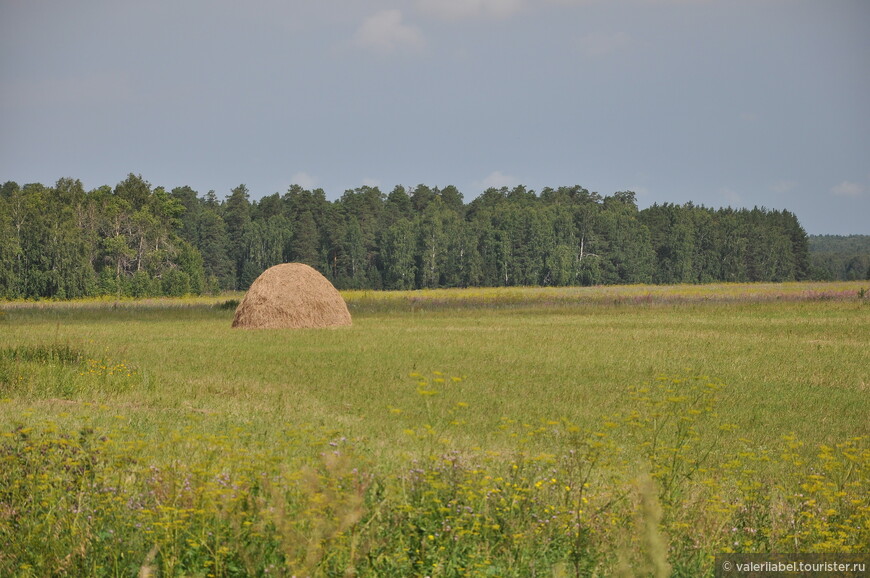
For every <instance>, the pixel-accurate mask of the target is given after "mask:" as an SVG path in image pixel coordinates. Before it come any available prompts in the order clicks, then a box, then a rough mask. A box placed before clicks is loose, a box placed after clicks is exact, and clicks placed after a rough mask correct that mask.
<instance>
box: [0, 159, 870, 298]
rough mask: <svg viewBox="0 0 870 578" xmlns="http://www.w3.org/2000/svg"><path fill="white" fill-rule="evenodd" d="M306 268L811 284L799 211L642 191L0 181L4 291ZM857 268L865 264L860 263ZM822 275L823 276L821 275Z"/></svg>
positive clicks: (100, 290)
mask: <svg viewBox="0 0 870 578" xmlns="http://www.w3.org/2000/svg"><path fill="white" fill-rule="evenodd" d="M294 261H295V262H301V263H307V264H309V265H311V266H313V267H315V268H317V269H318V270H319V271H321V272H322V273H323V274H324V275H326V276H327V278H329V279H330V281H332V282H333V283H334V284H335V285H336V286H337V287H339V288H373V289H415V288H423V287H464V286H503V285H594V284H612V283H705V282H712V281H787V280H800V279H806V278H808V277H809V276H810V273H811V268H810V257H809V245H808V237H807V235H806V232H805V231H804V230H803V228H802V227H801V226H800V223H799V222H798V220H797V218H796V217H795V215H793V214H792V213H790V212H788V211H771V210H767V209H762V208H754V209H751V210H747V209H739V210H735V209H717V210H714V209H709V208H705V207H699V206H695V205H692V204H691V203H690V204H686V205H672V204H663V205H658V204H656V205H653V206H652V207H649V208H647V209H644V210H639V209H638V206H637V203H636V199H635V195H634V193H632V192H628V191H626V192H617V193H614V194H612V195H610V196H601V195H599V194H597V193H594V192H590V191H588V190H586V189H584V188H583V187H580V186H573V187H559V188H555V189H553V188H545V189H544V190H543V191H541V192H540V194H537V193H535V192H534V191H532V190H529V189H527V188H526V187H523V186H517V187H514V188H507V187H502V188H490V189H487V190H486V191H484V192H483V193H482V194H481V195H480V196H478V197H477V198H475V199H474V200H473V201H471V202H470V203H467V204H466V203H465V202H464V199H463V196H462V193H460V192H459V191H458V190H457V189H456V188H455V187H452V186H448V187H445V188H443V189H439V188H437V187H429V186H426V185H423V184H421V185H418V186H416V187H413V188H412V187H403V186H397V187H395V188H394V189H393V190H392V191H391V192H390V193H389V194H384V193H382V192H381V191H380V190H379V189H378V188H377V187H370V186H363V187H360V188H357V189H353V190H348V191H345V193H344V194H343V195H342V196H341V198H339V199H338V200H336V201H332V202H331V201H328V200H327V199H326V195H325V193H324V192H323V191H322V190H320V189H316V190H306V189H303V188H302V187H299V186H297V185H294V186H292V187H290V188H289V190H288V191H287V192H286V193H284V194H283V195H281V194H278V193H276V194H273V195H269V196H266V197H263V198H262V199H260V200H258V201H257V200H254V201H252V200H251V198H250V193H249V191H248V189H247V188H246V187H245V185H239V186H238V187H236V188H235V189H233V190H232V191H231V192H230V194H229V195H228V196H227V197H226V198H225V199H224V200H222V201H220V200H218V198H217V196H216V195H215V193H214V192H213V191H209V192H208V193H207V194H205V195H204V196H200V195H199V194H198V193H197V192H196V191H194V190H193V189H191V188H190V187H186V186H182V187H178V188H174V189H172V190H171V191H166V190H165V189H163V187H152V185H151V184H150V183H149V182H148V181H146V180H144V179H143V178H142V177H141V176H137V175H134V174H130V175H128V177H127V178H126V179H125V180H124V181H122V182H120V183H118V184H117V185H116V186H115V187H114V188H111V187H107V186H103V187H99V188H97V189H94V190H91V191H85V189H84V187H83V186H82V183H81V182H80V181H78V180H74V179H61V180H59V181H58V182H57V183H56V184H55V185H54V186H53V187H46V186H43V185H41V184H29V185H24V186H23V187H20V186H19V185H17V184H16V183H14V182H7V183H6V184H4V185H2V187H0V297H6V298H22V297H24V298H45V297H52V298H72V297H81V296H87V295H132V296H148V295H182V294H185V293H201V292H204V291H218V290H222V289H246V288H247V287H248V286H249V285H250V284H251V282H252V281H253V280H254V279H255V278H256V277H257V276H258V275H259V274H260V273H261V272H262V271H263V270H265V269H266V268H268V267H270V266H272V265H275V264H278V263H282V262H294ZM856 267H858V268H860V264H858V265H856ZM812 273H813V275H814V276H819V275H820V273H819V271H818V270H817V269H813V270H812Z"/></svg>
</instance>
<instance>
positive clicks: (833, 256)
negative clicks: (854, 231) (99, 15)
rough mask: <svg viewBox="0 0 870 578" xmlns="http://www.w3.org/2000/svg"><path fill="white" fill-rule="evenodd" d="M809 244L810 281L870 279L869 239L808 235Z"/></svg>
mask: <svg viewBox="0 0 870 578" xmlns="http://www.w3.org/2000/svg"><path fill="white" fill-rule="evenodd" d="M809 241H810V271H811V276H812V278H813V279H819V280H825V279H837V280H841V281H857V280H860V279H870V235H812V236H810V237H809Z"/></svg>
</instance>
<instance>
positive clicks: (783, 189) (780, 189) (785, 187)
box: [770, 181, 797, 194]
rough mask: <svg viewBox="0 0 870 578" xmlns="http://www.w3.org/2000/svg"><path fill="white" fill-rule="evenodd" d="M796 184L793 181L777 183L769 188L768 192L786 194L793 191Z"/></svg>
mask: <svg viewBox="0 0 870 578" xmlns="http://www.w3.org/2000/svg"><path fill="white" fill-rule="evenodd" d="M796 186H797V183H796V182H794V181H777V182H775V183H773V184H772V185H771V186H770V190H771V191H773V192H774V193H780V194H782V193H787V192H789V191H790V190H792V189H794V188H795V187H796Z"/></svg>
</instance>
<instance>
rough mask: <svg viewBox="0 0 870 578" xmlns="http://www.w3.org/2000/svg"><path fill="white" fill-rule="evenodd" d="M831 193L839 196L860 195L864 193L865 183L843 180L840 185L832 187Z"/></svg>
mask: <svg viewBox="0 0 870 578" xmlns="http://www.w3.org/2000/svg"><path fill="white" fill-rule="evenodd" d="M831 194H832V195H836V196H838V197H852V198H856V197H860V196H861V195H863V194H864V185H862V184H861V183H852V182H849V181H843V182H842V183H840V184H839V185H837V186H835V187H831Z"/></svg>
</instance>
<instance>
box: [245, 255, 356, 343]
mask: <svg viewBox="0 0 870 578" xmlns="http://www.w3.org/2000/svg"><path fill="white" fill-rule="evenodd" d="M350 324H351V320H350V312H348V310H347V305H346V304H345V303H344V299H342V298H341V295H339V293H338V291H337V290H336V289H335V287H333V286H332V283H330V282H329V280H328V279H327V278H326V277H324V276H323V275H321V274H320V273H318V272H317V271H316V270H314V269H312V268H311V267H309V266H308V265H303V264H302V263H284V264H283V265H275V266H274V267H271V268H269V269H266V270H265V271H263V274H262V275H260V276H259V277H257V279H256V280H255V281H254V282H253V283H252V284H251V288H250V289H248V292H247V293H246V294H245V298H244V299H242V302H241V303H239V306H238V308H237V309H236V316H235V317H234V318H233V327H241V328H244V329H285V328H289V329H303V328H305V329H307V328H319V327H340V326H343V325H350Z"/></svg>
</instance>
